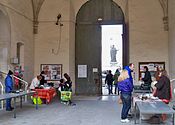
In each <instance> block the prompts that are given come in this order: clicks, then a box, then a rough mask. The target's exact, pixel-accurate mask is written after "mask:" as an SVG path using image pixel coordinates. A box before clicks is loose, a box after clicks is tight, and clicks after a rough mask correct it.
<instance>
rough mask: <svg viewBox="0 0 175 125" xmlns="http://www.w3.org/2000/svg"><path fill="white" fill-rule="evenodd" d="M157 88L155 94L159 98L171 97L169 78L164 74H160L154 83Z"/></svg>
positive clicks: (168, 98)
mask: <svg viewBox="0 0 175 125" xmlns="http://www.w3.org/2000/svg"><path fill="white" fill-rule="evenodd" d="M155 86H156V88H157V91H156V96H157V97H158V98H159V99H167V100H170V98H171V93H170V92H171V88H170V79H169V78H168V77H166V76H161V77H160V79H159V81H158V82H157V84H156V85H155Z"/></svg>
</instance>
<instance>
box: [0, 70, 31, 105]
mask: <svg viewBox="0 0 175 125" xmlns="http://www.w3.org/2000/svg"><path fill="white" fill-rule="evenodd" d="M0 73H2V74H5V75H7V73H5V72H2V71H0ZM12 77H13V78H16V79H18V80H20V81H22V82H23V83H25V88H24V90H25V91H27V88H28V85H29V84H28V82H26V81H25V80H23V79H20V78H18V77H17V76H15V75H12ZM26 101H27V96H25V102H26Z"/></svg>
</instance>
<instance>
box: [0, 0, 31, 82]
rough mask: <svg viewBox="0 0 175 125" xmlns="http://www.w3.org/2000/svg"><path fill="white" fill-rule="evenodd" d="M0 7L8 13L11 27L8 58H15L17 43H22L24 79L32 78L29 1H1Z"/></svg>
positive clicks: (29, 79)
mask: <svg viewBox="0 0 175 125" xmlns="http://www.w3.org/2000/svg"><path fill="white" fill-rule="evenodd" d="M0 5H1V6H3V7H4V8H5V11H6V12H7V13H8V17H9V20H10V27H11V29H10V30H11V31H10V33H11V47H10V58H13V57H16V50H17V45H16V43H17V42H22V43H24V79H25V80H27V81H28V82H30V81H31V79H32V78H33V68H34V67H33V64H34V58H33V57H34V47H33V22H32V20H33V19H32V17H33V11H32V4H31V1H29V0H1V1H0ZM11 69H13V65H11Z"/></svg>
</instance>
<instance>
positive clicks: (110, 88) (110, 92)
mask: <svg viewBox="0 0 175 125" xmlns="http://www.w3.org/2000/svg"><path fill="white" fill-rule="evenodd" d="M108 92H109V94H113V93H112V84H108Z"/></svg>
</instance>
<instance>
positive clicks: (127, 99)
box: [121, 93, 131, 119]
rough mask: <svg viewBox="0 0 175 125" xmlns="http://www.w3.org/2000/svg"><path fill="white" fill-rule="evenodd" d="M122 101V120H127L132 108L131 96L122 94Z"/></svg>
mask: <svg viewBox="0 0 175 125" xmlns="http://www.w3.org/2000/svg"><path fill="white" fill-rule="evenodd" d="M121 99H122V103H123V107H122V112H121V119H126V118H127V115H128V112H129V110H130V108H131V95H130V94H125V93H121Z"/></svg>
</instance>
